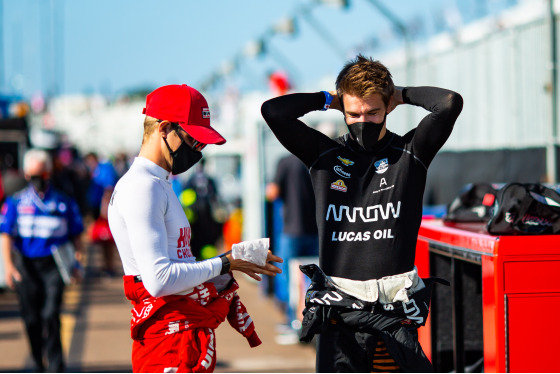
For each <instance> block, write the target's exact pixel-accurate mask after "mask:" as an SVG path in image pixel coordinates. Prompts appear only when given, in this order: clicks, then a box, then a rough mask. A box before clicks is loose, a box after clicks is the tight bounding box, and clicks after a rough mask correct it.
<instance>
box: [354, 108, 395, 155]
mask: <svg viewBox="0 0 560 374" xmlns="http://www.w3.org/2000/svg"><path fill="white" fill-rule="evenodd" d="M386 119H387V114H385V117H383V121H382V122H380V123H375V122H355V123H353V124H351V125H349V124H346V126H348V131H350V134H352V138H354V140H355V141H356V142H357V143H358V144H359V145H360V146H361V147H362V148H363V149H364V150H366V151H373V150H375V145H376V144H377V143H378V142H379V134H381V130H383V125H384V124H385V120H386Z"/></svg>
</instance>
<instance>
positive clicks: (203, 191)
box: [180, 159, 223, 260]
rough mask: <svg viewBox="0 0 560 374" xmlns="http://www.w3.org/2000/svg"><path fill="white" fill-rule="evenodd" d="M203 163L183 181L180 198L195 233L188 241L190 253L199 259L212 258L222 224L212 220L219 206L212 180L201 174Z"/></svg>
mask: <svg viewBox="0 0 560 374" xmlns="http://www.w3.org/2000/svg"><path fill="white" fill-rule="evenodd" d="M205 164H206V162H205V160H204V159H202V160H200V162H199V163H198V164H197V165H196V166H195V172H194V173H193V175H192V176H191V177H190V178H189V179H188V180H187V183H186V184H185V189H184V190H183V192H182V193H181V195H180V200H181V204H183V207H184V208H185V210H186V214H187V218H188V219H189V223H190V225H191V229H192V231H193V232H194V233H195V234H194V235H193V236H192V238H191V250H192V253H193V255H194V256H195V257H196V258H197V259H199V260H204V259H207V258H211V257H215V256H216V255H217V254H218V250H217V248H216V246H217V242H218V240H220V239H221V237H222V226H223V224H222V223H221V222H219V221H218V219H216V215H217V214H218V213H219V212H220V206H221V202H220V199H219V195H218V189H217V187H216V182H215V181H214V179H213V178H212V177H211V176H210V175H208V173H207V172H206V171H205Z"/></svg>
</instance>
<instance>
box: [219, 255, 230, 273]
mask: <svg viewBox="0 0 560 374" xmlns="http://www.w3.org/2000/svg"><path fill="white" fill-rule="evenodd" d="M220 259H221V260H222V270H221V271H220V275H223V274H227V273H229V270H230V267H231V262H229V259H228V258H227V257H226V255H221V256H220Z"/></svg>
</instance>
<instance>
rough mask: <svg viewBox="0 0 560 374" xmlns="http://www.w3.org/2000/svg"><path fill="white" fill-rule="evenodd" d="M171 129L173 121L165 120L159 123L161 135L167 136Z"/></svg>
mask: <svg viewBox="0 0 560 374" xmlns="http://www.w3.org/2000/svg"><path fill="white" fill-rule="evenodd" d="M171 130H172V127H171V122H169V121H167V120H164V121H161V122H159V123H158V132H159V133H160V135H164V136H165V137H167V135H168V134H169V133H170V132H171Z"/></svg>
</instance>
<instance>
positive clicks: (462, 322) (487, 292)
mask: <svg viewBox="0 0 560 374" xmlns="http://www.w3.org/2000/svg"><path fill="white" fill-rule="evenodd" d="M416 266H417V267H418V270H419V274H420V276H421V277H428V276H431V275H432V276H440V277H443V278H446V279H448V280H449V281H450V282H451V287H445V286H441V285H436V286H435V287H434V295H433V298H432V306H431V313H430V318H429V320H428V323H427V324H426V326H425V327H424V328H421V329H420V330H419V338H420V341H421V343H422V347H424V350H425V352H426V354H427V355H428V357H430V358H431V359H432V362H433V363H434V368H435V369H436V371H448V372H449V371H452V370H455V372H476V371H478V372H486V373H488V372H533V373H534V372H560V342H559V339H560V323H559V322H558V320H557V318H556V317H557V313H558V312H560V236H558V235H556V236H553V235H546V236H492V235H489V234H488V233H487V232H486V230H485V225H482V224H461V225H459V224H457V225H455V226H448V225H444V224H443V222H442V221H441V220H430V219H426V220H424V221H423V222H422V225H421V227H420V232H419V236H418V242H417V252H416Z"/></svg>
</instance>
